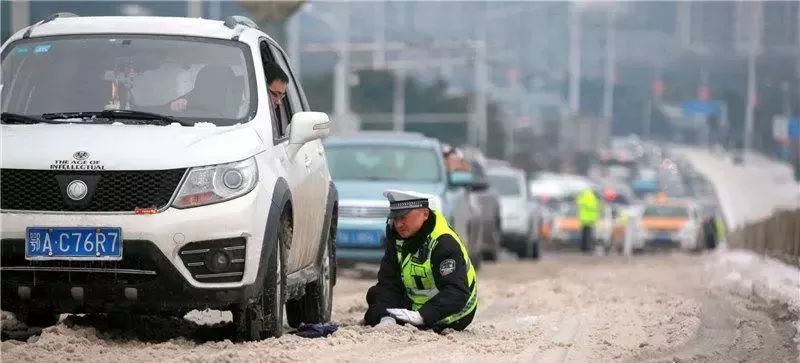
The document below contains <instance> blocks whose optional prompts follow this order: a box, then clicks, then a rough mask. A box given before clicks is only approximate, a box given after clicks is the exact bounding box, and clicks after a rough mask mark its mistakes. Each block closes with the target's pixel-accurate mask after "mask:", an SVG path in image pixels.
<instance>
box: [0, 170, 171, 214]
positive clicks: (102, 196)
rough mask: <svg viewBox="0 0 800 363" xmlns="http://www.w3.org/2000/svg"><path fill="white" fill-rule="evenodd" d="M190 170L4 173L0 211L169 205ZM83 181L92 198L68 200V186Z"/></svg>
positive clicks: (0, 183) (114, 209)
mask: <svg viewBox="0 0 800 363" xmlns="http://www.w3.org/2000/svg"><path fill="white" fill-rule="evenodd" d="M185 173H186V169H173V170H158V171H63V170H23V169H0V209H3V210H24V211H47V212H67V211H74V212H133V211H135V210H136V209H137V208H156V209H161V208H163V207H166V206H167V204H168V203H169V201H170V199H171V198H172V195H173V194H174V193H175V190H176V189H177V188H178V184H179V183H180V182H181V179H182V178H183V175H184V174H185ZM75 180H81V181H84V182H85V183H86V184H87V185H88V189H89V190H88V194H87V195H86V197H85V198H83V199H81V200H80V201H73V200H71V199H70V198H68V197H67V191H66V186H67V185H68V183H70V182H72V181H75Z"/></svg>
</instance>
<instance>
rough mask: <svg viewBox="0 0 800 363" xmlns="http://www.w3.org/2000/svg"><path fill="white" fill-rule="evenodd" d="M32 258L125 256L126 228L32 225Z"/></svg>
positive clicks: (28, 253) (28, 245) (28, 244)
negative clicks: (123, 234)
mask: <svg viewBox="0 0 800 363" xmlns="http://www.w3.org/2000/svg"><path fill="white" fill-rule="evenodd" d="M25 258H26V259H28V260H121V259H122V229H121V228H115V227H53V228H47V227H29V228H28V230H27V232H26V235H25Z"/></svg>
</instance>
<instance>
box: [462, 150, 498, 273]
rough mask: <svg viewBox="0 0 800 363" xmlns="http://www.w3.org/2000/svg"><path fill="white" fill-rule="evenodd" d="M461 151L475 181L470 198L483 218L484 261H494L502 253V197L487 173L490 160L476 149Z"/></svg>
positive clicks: (481, 231)
mask: <svg viewBox="0 0 800 363" xmlns="http://www.w3.org/2000/svg"><path fill="white" fill-rule="evenodd" d="M461 150H463V152H464V158H465V160H466V161H467V162H468V163H469V169H470V173H472V177H473V179H474V180H473V181H474V184H473V187H472V188H470V192H469V196H470V201H471V202H472V203H473V204H472V205H473V208H474V209H475V210H477V211H479V215H480V217H481V218H480V221H481V223H480V238H481V246H482V249H481V251H482V254H483V259H484V260H488V261H494V260H496V259H497V254H498V253H499V251H500V240H501V238H502V232H501V218H502V217H501V211H500V196H499V195H498V194H497V192H496V191H495V190H494V189H493V188H492V187H491V183H490V181H489V175H488V174H487V173H486V170H487V167H488V165H489V159H487V158H486V157H485V156H484V155H483V153H481V152H480V150H478V149H476V148H472V147H467V148H462V149H461ZM483 186H485V187H483Z"/></svg>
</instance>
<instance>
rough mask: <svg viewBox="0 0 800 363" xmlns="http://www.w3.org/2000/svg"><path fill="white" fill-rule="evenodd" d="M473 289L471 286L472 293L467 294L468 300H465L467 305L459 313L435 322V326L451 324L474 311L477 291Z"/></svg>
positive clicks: (476, 303) (476, 305)
mask: <svg viewBox="0 0 800 363" xmlns="http://www.w3.org/2000/svg"><path fill="white" fill-rule="evenodd" d="M475 287H476V286H472V289H471V290H472V292H471V293H470V294H469V300H467V304H466V305H465V306H464V308H463V309H461V311H459V312H457V313H455V314H453V315H450V316H448V317H446V318H444V319H442V320H439V321H437V322H436V324H435V325H447V324H452V323H454V322H456V321H459V320H461V319H462V318H464V317H465V316H467V315H469V314H471V313H472V312H473V311H475V309H476V308H477V307H478V289H476V288H475Z"/></svg>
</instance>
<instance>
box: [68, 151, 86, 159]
mask: <svg viewBox="0 0 800 363" xmlns="http://www.w3.org/2000/svg"><path fill="white" fill-rule="evenodd" d="M72 157H73V158H75V160H86V159H88V158H89V153H88V152H86V151H76V152H75V153H74V154H72Z"/></svg>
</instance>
